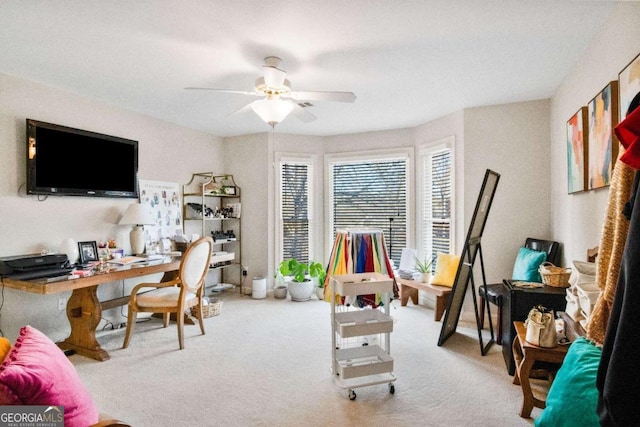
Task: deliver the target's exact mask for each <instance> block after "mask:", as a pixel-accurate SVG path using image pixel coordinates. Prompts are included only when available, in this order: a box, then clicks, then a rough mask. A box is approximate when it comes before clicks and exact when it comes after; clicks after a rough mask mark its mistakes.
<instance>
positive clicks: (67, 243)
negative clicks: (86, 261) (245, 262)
mask: <svg viewBox="0 0 640 427" xmlns="http://www.w3.org/2000/svg"><path fill="white" fill-rule="evenodd" d="M60 253H63V254H65V255H66V256H67V258H68V259H69V263H71V264H75V263H76V262H78V257H79V256H80V251H79V250H78V243H77V242H76V241H75V240H73V239H72V238H70V237H67V238H66V239H64V240H63V241H62V243H61V244H60Z"/></svg>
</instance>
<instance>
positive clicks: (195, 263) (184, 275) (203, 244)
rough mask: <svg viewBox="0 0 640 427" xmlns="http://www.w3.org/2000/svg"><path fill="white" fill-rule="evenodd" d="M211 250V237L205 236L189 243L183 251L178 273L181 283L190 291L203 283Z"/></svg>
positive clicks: (209, 261)
mask: <svg viewBox="0 0 640 427" xmlns="http://www.w3.org/2000/svg"><path fill="white" fill-rule="evenodd" d="M212 252H213V239H211V237H207V236H205V237H201V238H199V239H198V240H196V241H195V242H193V243H191V244H190V245H189V246H188V247H187V250H186V251H185V252H184V255H183V256H182V262H181V263H180V271H179V273H178V275H179V276H180V281H181V282H182V284H183V285H184V286H185V287H186V288H187V289H189V290H190V291H196V290H197V289H198V288H199V287H200V286H202V285H203V284H204V279H205V277H206V276H207V272H208V271H209V264H210V263H211V253H212Z"/></svg>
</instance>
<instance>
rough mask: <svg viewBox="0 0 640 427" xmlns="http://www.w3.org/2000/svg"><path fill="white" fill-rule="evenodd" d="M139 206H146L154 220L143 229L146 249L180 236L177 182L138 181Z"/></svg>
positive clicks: (180, 211)
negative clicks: (164, 240)
mask: <svg viewBox="0 0 640 427" xmlns="http://www.w3.org/2000/svg"><path fill="white" fill-rule="evenodd" d="M138 182H139V185H140V204H141V205H144V206H147V207H148V208H149V210H150V211H151V213H152V215H153V217H154V218H155V220H156V223H155V224H154V225H147V226H145V227H144V233H145V243H146V245H147V248H151V247H153V246H155V245H157V244H159V242H160V240H161V239H166V238H169V239H171V238H173V236H175V235H176V232H177V231H179V234H182V232H183V231H184V230H183V224H182V206H181V198H180V185H179V184H178V183H177V182H164V181H149V180H146V179H140V180H138Z"/></svg>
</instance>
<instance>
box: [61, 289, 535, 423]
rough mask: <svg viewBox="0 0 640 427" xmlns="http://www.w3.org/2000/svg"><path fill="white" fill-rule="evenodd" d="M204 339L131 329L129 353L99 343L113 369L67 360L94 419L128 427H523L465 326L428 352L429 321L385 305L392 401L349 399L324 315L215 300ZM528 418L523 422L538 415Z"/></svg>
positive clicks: (505, 379)
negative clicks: (105, 417) (97, 415)
mask: <svg viewBox="0 0 640 427" xmlns="http://www.w3.org/2000/svg"><path fill="white" fill-rule="evenodd" d="M221 298H222V299H223V300H224V305H223V307H222V310H221V314H220V315H219V316H216V317H211V318H208V319H206V320H205V327H206V331H207V333H206V335H204V336H202V335H200V334H199V328H198V327H197V326H189V325H187V326H186V329H185V349H184V350H182V351H181V350H178V339H177V332H176V328H175V325H173V324H172V325H170V326H169V328H166V329H164V328H162V325H161V321H160V320H159V319H153V320H150V321H146V322H140V323H138V324H137V326H136V332H135V334H134V336H133V338H132V341H131V344H130V346H129V348H128V349H126V350H123V349H121V346H122V340H123V337H124V329H121V330H117V331H112V332H109V333H106V334H101V335H100V338H99V340H100V342H101V344H102V345H103V346H104V347H105V348H106V349H107V350H108V351H109V353H110V355H111V359H110V360H108V361H106V362H97V361H94V360H91V359H87V358H85V357H82V356H78V355H74V356H71V360H72V362H73V363H74V365H75V366H76V368H77V369H78V372H79V374H80V376H81V377H82V379H83V380H84V382H85V384H86V385H87V387H88V389H89V390H90V392H91V393H92V395H93V397H94V399H95V401H96V403H97V405H98V406H99V409H100V410H101V411H104V412H107V413H109V414H110V415H113V416H115V417H117V418H120V419H122V420H123V421H127V422H129V423H130V424H131V425H133V426H140V427H141V426H149V427H152V426H153V427H158V426H335V425H349V426H365V425H366V426H530V425H532V424H533V422H532V420H530V419H529V420H525V419H522V418H520V417H519V416H518V413H519V411H520V405H521V401H522V392H521V391H520V387H519V386H516V385H513V384H511V381H512V377H511V376H509V375H508V374H507V370H506V368H505V364H504V361H503V358H502V352H501V347H500V346H498V345H494V346H493V347H492V348H491V350H490V352H489V354H487V355H486V356H482V355H481V354H480V347H479V343H478V335H477V330H476V328H475V327H473V328H465V327H462V326H459V327H458V329H457V332H456V334H455V335H453V336H452V337H451V338H449V340H448V341H447V342H446V343H445V344H444V345H443V346H442V347H438V346H437V341H438V336H439V334H440V327H441V323H440V322H434V320H433V311H432V310H431V309H428V308H426V307H423V306H418V307H416V306H413V305H411V303H409V305H408V306H406V307H401V306H400V303H399V301H394V302H393V304H392V308H391V311H392V312H391V314H392V316H393V317H394V318H395V324H394V331H393V333H392V334H391V355H392V356H393V358H394V374H395V375H396V377H397V380H396V381H395V383H394V385H395V394H393V395H392V394H390V393H389V388H388V386H387V385H385V384H383V385H375V386H370V387H364V388H358V389H356V393H357V398H356V400H354V401H351V400H349V398H348V397H347V390H346V389H342V388H340V387H338V386H337V385H336V384H335V382H334V378H333V375H332V374H331V371H330V366H331V327H330V322H329V318H330V305H329V304H328V303H325V302H322V301H318V300H316V299H314V300H312V301H308V302H292V301H291V300H289V299H287V300H275V299H273V297H271V296H269V297H268V298H267V299H264V300H254V299H252V298H251V297H250V296H239V295H238V294H237V293H222V294H221ZM540 411H541V410H540V409H534V411H533V413H532V415H533V417H537V416H539V415H540Z"/></svg>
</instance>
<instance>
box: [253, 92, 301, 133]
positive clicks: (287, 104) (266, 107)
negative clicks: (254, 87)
mask: <svg viewBox="0 0 640 427" xmlns="http://www.w3.org/2000/svg"><path fill="white" fill-rule="evenodd" d="M293 107H294V104H293V101H288V100H287V101H282V100H281V99H262V100H259V101H254V102H253V103H252V104H251V108H252V109H253V111H254V112H255V113H256V114H257V115H258V116H260V118H261V119H262V120H264V121H265V122H266V123H268V124H269V125H271V127H274V126H275V125H277V124H278V123H280V122H281V121H283V120H284V119H285V118H286V117H287V116H288V115H289V113H291V111H292V110H293Z"/></svg>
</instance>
